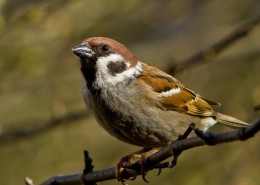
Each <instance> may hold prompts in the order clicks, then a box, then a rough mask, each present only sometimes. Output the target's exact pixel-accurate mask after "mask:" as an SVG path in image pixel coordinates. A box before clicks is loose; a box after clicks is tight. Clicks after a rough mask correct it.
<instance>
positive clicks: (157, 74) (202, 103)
mask: <svg viewBox="0 0 260 185" xmlns="http://www.w3.org/2000/svg"><path fill="white" fill-rule="evenodd" d="M151 74H152V75H151ZM139 78H140V79H141V80H143V81H144V82H145V83H146V84H147V85H149V86H150V87H152V89H153V90H154V92H156V93H158V94H157V95H158V97H159V101H160V104H161V108H163V109H165V110H175V111H178V112H183V113H187V114H190V115H196V116H211V115H212V113H213V110H212V108H211V106H210V105H209V104H211V105H217V104H218V103H215V102H213V101H211V100H207V99H203V98H201V97H200V96H199V95H198V94H196V93H195V92H193V91H191V90H190V89H188V88H186V87H185V86H184V85H183V84H182V83H180V82H179V81H178V80H177V79H175V78H173V77H172V76H170V75H168V74H166V73H164V72H162V71H160V70H159V69H157V68H154V67H152V66H147V65H144V71H143V72H142V75H141V76H140V77H139ZM178 88H179V90H178ZM171 90H172V91H171ZM169 91H171V92H172V93H170V92H169Z"/></svg>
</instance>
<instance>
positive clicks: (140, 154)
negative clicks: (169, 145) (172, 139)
mask: <svg viewBox="0 0 260 185" xmlns="http://www.w3.org/2000/svg"><path fill="white" fill-rule="evenodd" d="M157 151H158V150H157V149H152V148H143V149H141V150H138V151H136V152H133V153H131V154H129V155H126V156H124V157H122V158H121V160H120V161H119V163H117V166H116V178H117V180H118V181H119V182H121V183H122V184H123V185H126V184H127V183H126V181H125V180H124V179H123V177H122V173H123V171H124V166H127V164H129V163H130V161H131V160H140V165H141V175H142V177H143V179H144V181H145V182H148V181H147V180H146V179H145V175H146V172H147V169H146V163H147V162H146V159H147V157H149V156H150V155H152V154H153V153H155V152H157Z"/></svg>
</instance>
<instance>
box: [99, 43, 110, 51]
mask: <svg viewBox="0 0 260 185" xmlns="http://www.w3.org/2000/svg"><path fill="white" fill-rule="evenodd" d="M101 50H102V51H108V50H109V47H108V45H106V44H104V45H102V46H101Z"/></svg>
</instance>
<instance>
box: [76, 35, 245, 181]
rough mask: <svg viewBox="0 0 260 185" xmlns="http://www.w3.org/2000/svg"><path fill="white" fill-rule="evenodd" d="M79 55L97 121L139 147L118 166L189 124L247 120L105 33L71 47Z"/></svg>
mask: <svg viewBox="0 0 260 185" xmlns="http://www.w3.org/2000/svg"><path fill="white" fill-rule="evenodd" d="M72 52H73V53H74V54H75V55H77V56H78V57H79V58H80V64H81V65H80V66H81V67H80V70H81V73H82V75H83V98H84V102H85V104H86V106H87V107H88V108H89V109H90V110H92V112H93V113H94V116H95V119H96V121H97V122H98V124H99V125H100V126H101V127H103V128H104V129H105V130H106V131H107V132H108V133H109V134H110V135H112V136H114V137H116V138H117V139H119V140H121V141H123V142H126V143H129V144H133V145H137V146H140V147H142V149H141V150H139V151H136V152H134V153H131V154H129V155H127V156H124V157H123V158H122V159H121V160H120V162H119V163H118V164H117V171H116V176H117V179H118V180H119V181H120V182H122V183H123V184H125V180H124V179H123V178H122V177H120V174H121V173H122V169H121V166H122V163H123V162H124V161H128V162H129V161H130V159H132V158H134V157H136V156H139V158H141V159H144V158H146V157H147V156H149V155H150V154H151V153H153V152H150V153H149V152H148V151H150V149H155V151H156V149H158V148H162V147H164V146H166V145H168V144H169V143H170V142H172V141H173V140H176V139H177V138H178V136H180V135H181V134H183V133H184V132H185V130H186V129H187V128H188V126H189V125H190V123H194V124H195V126H196V128H198V129H200V130H202V131H203V132H206V131H207V130H208V129H209V128H210V127H212V126H214V125H215V124H217V123H219V124H222V125H227V126H230V127H235V128H237V127H244V126H247V125H248V124H247V123H246V122H244V121H241V120H239V119H236V118H234V117H232V116H229V115H225V114H222V113H218V112H216V111H214V110H213V108H212V106H215V105H220V104H219V103H217V102H214V101H211V100H209V99H206V98H203V97H201V96H200V95H199V94H197V93H195V92H194V91H193V90H191V89H189V88H187V87H186V86H185V85H184V84H182V83H181V82H180V81H179V80H177V79H176V78H174V77H173V76H171V75H169V74H167V73H165V72H163V71H161V70H160V69H158V68H156V67H153V66H151V65H148V64H146V63H143V62H141V61H140V60H139V59H138V58H137V57H136V56H135V55H134V54H133V53H132V52H131V51H130V50H129V49H128V48H127V47H126V46H125V45H123V44H122V43H120V42H118V41H116V40H114V39H111V38H107V37H90V38H87V39H85V40H84V41H83V42H82V43H81V44H79V45H77V46H75V47H74V48H72Z"/></svg>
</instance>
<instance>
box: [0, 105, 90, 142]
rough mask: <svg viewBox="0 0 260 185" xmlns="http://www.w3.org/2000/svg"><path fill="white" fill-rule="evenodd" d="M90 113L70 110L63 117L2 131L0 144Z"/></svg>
mask: <svg viewBox="0 0 260 185" xmlns="http://www.w3.org/2000/svg"><path fill="white" fill-rule="evenodd" d="M90 115H91V113H90V111H87V110H85V111H79V112H71V113H69V114H67V115H65V116H64V117H60V118H53V119H51V120H48V121H42V122H39V123H34V124H28V126H27V127H26V128H24V129H23V130H17V131H10V132H4V133H2V134H0V144H1V143H4V142H8V141H13V140H16V139H20V138H25V137H31V136H33V135H36V134H38V133H39V132H43V131H46V130H49V129H52V128H54V127H57V126H58V125H61V124H64V123H71V122H73V121H76V120H80V119H83V118H86V117H89V116H90ZM32 125H33V126H32Z"/></svg>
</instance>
